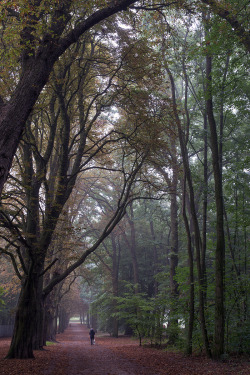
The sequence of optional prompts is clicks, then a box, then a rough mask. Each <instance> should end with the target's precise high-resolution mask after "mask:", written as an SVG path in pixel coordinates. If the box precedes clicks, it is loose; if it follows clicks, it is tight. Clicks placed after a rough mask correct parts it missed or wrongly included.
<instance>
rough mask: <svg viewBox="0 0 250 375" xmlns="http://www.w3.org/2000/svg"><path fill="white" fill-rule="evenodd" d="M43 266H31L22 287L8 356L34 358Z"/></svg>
mask: <svg viewBox="0 0 250 375" xmlns="http://www.w3.org/2000/svg"><path fill="white" fill-rule="evenodd" d="M40 269H41V267H39V266H33V267H30V270H29V274H28V275H27V276H26V277H25V280H24V282H23V286H22V289H21V293H20V297H19V301H18V307H17V312H16V317H15V326H14V333H13V336H12V341H11V345H10V349H9V352H8V354H7V356H6V358H22V359H24V358H34V354H33V349H34V337H35V334H36V327H37V325H39V324H40V322H39V318H40V311H39V306H40V302H41V298H42V297H41V293H40V292H39V282H40V280H39V274H40V272H39V271H40Z"/></svg>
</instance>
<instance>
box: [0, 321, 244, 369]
mask: <svg viewBox="0 0 250 375" xmlns="http://www.w3.org/2000/svg"><path fill="white" fill-rule="evenodd" d="M9 344H10V339H0V375H84V374H92V375H209V374H210V375H211V374H212V375H249V374H250V361H249V358H246V357H244V358H242V357H233V358H229V359H228V360H227V361H226V362H217V361H212V360H209V359H207V358H206V357H203V356H198V355H196V356H192V357H186V356H185V355H183V354H181V353H173V352H166V351H163V350H157V349H153V348H148V347H147V348H144V347H139V346H138V342H137V341H135V340H133V339H130V338H128V337H121V338H118V339H115V338H112V337H109V336H107V335H103V334H101V333H98V334H97V336H96V345H93V346H91V345H90V342H89V337H88V329H87V328H86V327H85V326H81V325H80V324H77V323H73V324H71V325H70V327H69V328H68V329H67V330H66V331H65V333H64V334H61V335H58V343H56V344H55V345H49V346H47V347H46V349H45V350H43V351H36V352H35V359H33V360H32V359H28V360H17V359H15V360H5V359H4V356H5V355H6V354H7V351H8V347H9Z"/></svg>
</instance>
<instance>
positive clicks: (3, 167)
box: [0, 0, 135, 193]
mask: <svg viewBox="0 0 250 375" xmlns="http://www.w3.org/2000/svg"><path fill="white" fill-rule="evenodd" d="M134 2H135V0H120V1H115V2H110V3H109V4H108V6H104V7H101V8H100V9H97V10H96V7H97V8H98V2H97V3H96V4H93V5H92V6H84V7H83V8H81V6H80V10H81V12H80V13H81V14H80V15H78V10H77V9H76V8H75V6H77V2H75V1H71V0H65V1H61V2H60V3H58V2H55V3H54V4H48V5H46V6H45V9H44V8H43V7H44V5H43V2H41V1H38V2H36V1H32V2H28V1H27V2H26V1H25V2H24V3H23V5H22V6H20V7H17V8H16V7H15V6H12V7H9V6H8V5H7V4H6V3H3V2H1V4H0V6H1V13H2V19H3V23H4V28H3V29H2V33H3V38H4V37H5V36H6V38H8V37H9V36H8V35H9V34H8V33H9V28H12V24H11V21H9V19H8V18H11V20H13V23H14V27H16V29H15V38H16V43H15V45H14V46H13V49H14V50H15V49H17V50H16V51H15V54H14V58H15V61H14V62H13V68H17V69H18V71H19V74H18V75H17V77H15V80H14V87H11V96H10V98H9V94H8V93H7V92H6V91H4V96H5V97H1V102H0V114H1V116H0V119H1V120H0V131H1V134H2V137H1V141H0V149H1V154H0V193H1V192H2V189H3V185H4V183H5V181H6V179H7V176H8V172H9V170H10V167H11V164H12V160H13V157H14V154H15V152H16V149H17V147H18V143H19V141H20V138H21V136H22V133H23V130H24V127H25V124H26V121H27V119H28V116H29V115H30V113H31V111H32V109H33V107H34V105H35V103H36V101H37V99H38V97H39V95H40V93H41V91H42V89H43V88H44V86H45V84H46V83H47V81H48V79H49V75H50V73H51V71H52V69H53V66H54V64H55V62H56V61H57V60H58V59H59V58H60V56H62V55H63V53H64V52H65V51H66V50H67V49H68V48H69V47H70V46H71V45H72V44H74V43H75V42H76V41H77V40H78V39H79V38H80V37H81V36H82V35H83V34H84V33H86V32H87V31H88V30H90V29H91V28H92V27H93V26H94V25H96V24H98V23H99V22H101V21H103V20H105V19H107V18H108V17H110V16H112V15H113V14H115V13H117V12H119V11H122V10H124V9H126V8H127V7H129V6H130V5H131V4H133V3H134ZM95 6H96V7H95ZM82 15H84V19H82ZM70 24H73V25H74V26H73V27H72V28H71V27H69V25H70ZM19 30H20V31H19ZM19 46H21V48H19ZM18 61H21V66H18ZM8 75H11V72H9V74H8Z"/></svg>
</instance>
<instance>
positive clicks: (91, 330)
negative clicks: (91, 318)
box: [89, 328, 95, 345]
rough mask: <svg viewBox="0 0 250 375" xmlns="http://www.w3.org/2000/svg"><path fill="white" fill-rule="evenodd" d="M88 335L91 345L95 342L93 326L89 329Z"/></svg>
mask: <svg viewBox="0 0 250 375" xmlns="http://www.w3.org/2000/svg"><path fill="white" fill-rule="evenodd" d="M89 337H90V343H91V345H93V344H94V342H95V331H94V330H93V328H91V329H90V331H89Z"/></svg>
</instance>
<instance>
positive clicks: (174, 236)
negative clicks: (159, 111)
mask: <svg viewBox="0 0 250 375" xmlns="http://www.w3.org/2000/svg"><path fill="white" fill-rule="evenodd" d="M172 157H173V155H172ZM174 159H175V162H174V163H173V166H172V171H173V178H172V181H171V197H170V202H171V203H170V217H171V238H170V241H171V250H170V293H171V308H170V313H169V323H168V331H169V333H168V338H169V344H170V345H174V344H175V343H176V340H177V339H178V318H177V317H176V314H177V308H178V294H179V292H178V283H177V281H176V279H175V277H176V269H177V266H178V204H177V185H178V171H177V160H176V158H175V156H174Z"/></svg>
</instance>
